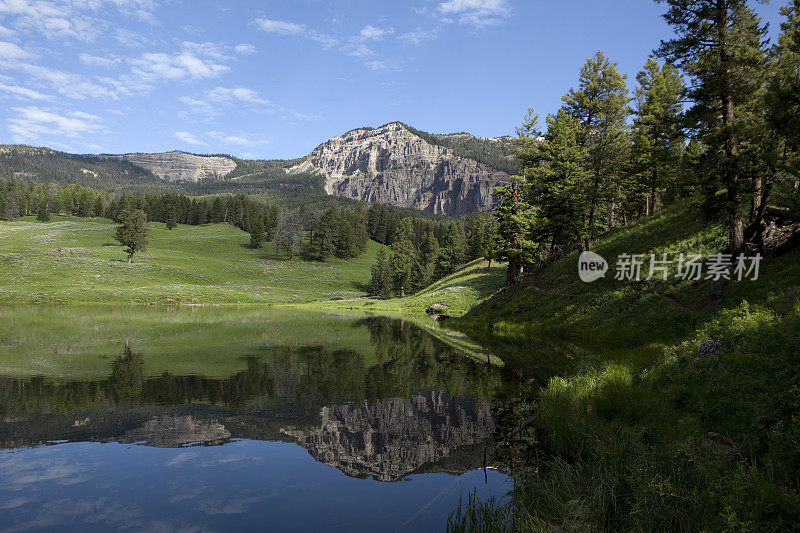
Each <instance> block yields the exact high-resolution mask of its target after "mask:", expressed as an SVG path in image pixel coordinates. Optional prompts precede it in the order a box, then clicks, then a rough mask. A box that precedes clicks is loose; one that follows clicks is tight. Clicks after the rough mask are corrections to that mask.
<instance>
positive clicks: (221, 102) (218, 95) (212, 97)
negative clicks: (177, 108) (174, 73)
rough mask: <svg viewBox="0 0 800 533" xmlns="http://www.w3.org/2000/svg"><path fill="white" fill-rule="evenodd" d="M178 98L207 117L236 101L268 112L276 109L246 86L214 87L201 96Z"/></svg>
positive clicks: (217, 113)
mask: <svg viewBox="0 0 800 533" xmlns="http://www.w3.org/2000/svg"><path fill="white" fill-rule="evenodd" d="M179 100H180V101H181V102H183V103H184V104H186V105H188V106H190V107H192V111H193V112H195V113H198V114H201V115H206V116H208V117H213V116H216V115H220V114H222V110H223V108H226V107H230V106H231V105H233V104H237V103H240V104H244V105H247V106H249V107H252V108H258V109H261V110H263V111H268V112H274V111H275V110H276V109H277V107H276V106H275V105H273V104H272V102H270V101H269V100H267V99H265V98H262V97H261V96H259V94H258V93H257V92H256V91H254V90H252V89H248V88H246V87H214V88H213V89H209V90H207V91H205V93H203V95H202V96H181V97H180V98H179Z"/></svg>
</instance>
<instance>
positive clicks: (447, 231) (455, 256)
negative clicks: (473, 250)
mask: <svg viewBox="0 0 800 533" xmlns="http://www.w3.org/2000/svg"><path fill="white" fill-rule="evenodd" d="M464 248H465V246H464V240H463V229H462V231H461V232H459V226H458V223H456V222H450V223H449V224H447V225H445V227H444V229H443V231H442V232H441V235H440V240H439V257H438V258H437V261H436V272H437V275H438V276H447V275H449V274H452V273H453V272H455V271H456V270H458V268H459V267H460V266H461V265H462V264H463V263H464V251H465V250H464Z"/></svg>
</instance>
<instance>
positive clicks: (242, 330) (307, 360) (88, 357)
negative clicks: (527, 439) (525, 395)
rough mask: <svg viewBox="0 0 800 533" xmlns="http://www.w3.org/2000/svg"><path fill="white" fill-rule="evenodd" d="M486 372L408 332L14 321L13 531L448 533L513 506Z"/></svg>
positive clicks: (208, 316) (59, 314) (7, 446)
mask: <svg viewBox="0 0 800 533" xmlns="http://www.w3.org/2000/svg"><path fill="white" fill-rule="evenodd" d="M485 358H486V354H485V352H483V351H481V350H480V347H478V346H476V345H475V344H473V343H471V342H470V341H469V340H468V339H465V338H463V337H454V336H451V335H449V334H447V333H446V332H444V331H443V330H438V329H436V328H434V327H432V329H431V330H430V331H429V330H427V329H422V328H419V327H416V326H414V325H412V324H411V323H409V322H404V321H401V320H397V319H388V318H378V317H354V316H347V315H334V314H322V313H309V312H301V311H294V310H286V309H281V310H270V309H267V310H264V309H256V308H180V309H174V308H170V309H164V308H143V307H126V308H115V307H63V308H57V307H46V306H19V307H5V308H0V417H2V418H0V530H4V531H6V530H7V531H38V530H59V531H69V530H75V531H78V530H81V531H85V530H86V529H88V528H94V529H97V530H101V531H106V530H159V531H174V530H181V531H224V530H237V531H242V530H251V531H255V530H258V531H264V530H267V531H309V530H325V531H441V530H443V529H444V527H445V525H446V521H447V516H448V514H449V513H450V511H451V510H453V509H454V508H455V507H456V506H457V505H458V502H459V500H460V499H461V498H464V499H466V496H467V494H468V493H469V492H473V491H474V492H476V493H477V495H478V497H480V498H481V499H484V500H485V499H487V498H488V497H490V496H498V497H502V496H504V495H505V494H506V493H508V492H509V490H510V489H511V485H510V481H509V479H508V478H507V476H506V475H505V474H504V473H502V472H501V471H499V470H496V469H493V468H491V466H490V465H491V464H492V457H491V455H492V453H491V452H492V446H491V437H492V432H493V430H494V423H495V422H494V416H493V413H492V409H491V406H492V405H495V404H496V403H497V402H498V401H500V400H501V399H502V398H503V397H505V394H507V391H508V387H507V384H505V383H504V382H503V377H502V376H503V373H502V371H501V369H500V367H498V366H497V365H490V364H487V361H486V359H485ZM486 465H488V466H489V468H485V466H486Z"/></svg>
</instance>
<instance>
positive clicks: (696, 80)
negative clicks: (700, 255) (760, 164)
mask: <svg viewBox="0 0 800 533" xmlns="http://www.w3.org/2000/svg"><path fill="white" fill-rule="evenodd" d="M656 1H657V2H658V3H666V4H667V6H668V9H667V12H666V14H665V15H664V19H665V20H666V21H667V23H668V24H670V25H671V26H672V27H673V28H674V30H675V33H676V34H677V36H676V37H675V38H674V39H672V40H669V41H666V42H662V43H661V46H660V48H659V49H658V54H659V55H660V56H661V57H664V58H666V59H667V60H669V61H671V62H672V63H674V64H675V65H677V66H678V67H680V68H681V69H683V70H684V71H685V72H686V73H687V74H688V75H689V76H690V77H691V78H692V81H693V83H692V87H693V88H692V89H691V90H690V91H689V96H690V97H691V98H692V100H693V101H694V106H693V107H692V109H691V110H690V111H689V113H688V118H689V119H690V121H691V123H692V125H693V127H694V128H695V129H697V130H698V132H699V135H700V136H701V138H702V139H703V143H704V144H705V145H706V146H708V147H709V150H708V151H707V155H708V156H711V157H713V159H714V164H712V165H708V166H707V168H708V169H709V170H711V169H716V173H717V175H719V177H720V178H721V179H720V181H721V182H722V184H723V186H724V188H725V192H726V202H725V203H726V207H727V211H728V249H729V251H730V252H732V253H738V252H740V251H741V250H742V248H743V246H744V227H743V215H742V185H743V183H742V182H743V178H744V176H743V171H742V166H743V163H742V154H743V153H744V152H745V151H746V150H743V142H746V141H745V139H746V136H743V135H742V131H743V130H744V129H746V128H747V127H748V126H747V121H748V120H749V119H750V118H752V111H753V104H754V103H755V101H756V100H757V99H758V92H759V90H760V89H761V88H762V87H763V84H764V75H765V69H764V66H765V54H764V50H763V49H762V46H763V43H764V42H765V35H766V28H765V27H764V26H762V25H761V21H760V20H759V18H758V16H757V15H756V14H755V13H754V12H753V11H752V10H751V9H750V8H749V7H748V6H747V1H746V0H656Z"/></svg>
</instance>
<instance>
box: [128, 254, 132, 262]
mask: <svg viewBox="0 0 800 533" xmlns="http://www.w3.org/2000/svg"><path fill="white" fill-rule="evenodd" d="M132 259H133V254H128V264H130V262H131V260H132Z"/></svg>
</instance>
